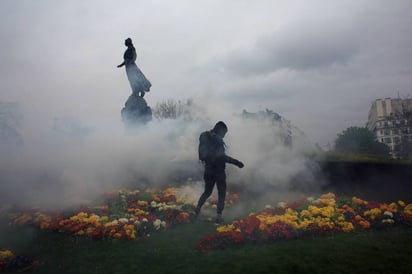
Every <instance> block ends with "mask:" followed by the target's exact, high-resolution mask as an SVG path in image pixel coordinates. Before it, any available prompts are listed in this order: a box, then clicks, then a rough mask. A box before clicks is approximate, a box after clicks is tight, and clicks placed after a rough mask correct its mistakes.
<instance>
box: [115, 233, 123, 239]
mask: <svg viewBox="0 0 412 274" xmlns="http://www.w3.org/2000/svg"><path fill="white" fill-rule="evenodd" d="M121 237H122V234H121V233H119V232H117V233H114V234H113V238H115V239H119V238H121Z"/></svg>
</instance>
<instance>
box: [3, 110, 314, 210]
mask: <svg viewBox="0 0 412 274" xmlns="http://www.w3.org/2000/svg"><path fill="white" fill-rule="evenodd" d="M22 112H23V117H25V115H24V110H22ZM240 113H241V110H233V109H228V108H227V107H225V106H220V107H216V106H213V107H208V106H206V105H202V108H200V107H196V106H194V107H193V109H192V118H193V119H191V120H187V119H163V120H157V119H153V120H152V121H151V122H149V123H148V124H147V125H144V126H141V127H139V128H137V129H136V130H134V131H133V132H128V131H126V130H125V128H124V125H123V124H122V123H121V121H120V117H112V118H110V119H109V118H108V119H106V120H105V118H99V119H97V118H93V117H90V115H89V116H87V117H86V116H85V117H76V119H77V120H76V119H74V120H70V119H69V121H71V122H70V123H71V125H70V126H69V127H68V128H69V129H67V130H66V131H65V129H64V126H65V125H64V123H66V126H67V123H68V122H67V119H66V120H65V121H66V122H63V123H61V120H59V119H55V120H54V121H53V119H49V120H47V121H48V122H47V123H43V124H41V123H36V119H37V118H36V117H29V118H28V119H26V118H23V119H22V122H21V123H20V125H19V132H20V134H21V136H22V138H23V140H24V145H23V146H21V147H19V148H11V147H10V146H9V147H6V145H4V144H3V145H2V151H3V152H2V153H1V156H0V161H1V173H2V175H1V192H0V193H1V194H0V196H1V197H0V199H1V201H2V203H3V204H19V205H29V206H53V207H55V206H68V205H72V204H79V203H82V202H85V201H87V200H89V199H93V198H95V197H97V196H99V195H100V194H101V193H102V192H103V191H106V190H108V189H112V188H121V187H136V188H145V187H149V186H151V187H153V186H154V187H157V186H164V185H170V184H172V183H176V182H179V183H180V182H181V183H185V181H186V180H192V182H195V183H194V184H198V185H200V184H201V183H202V173H203V167H202V165H201V164H200V163H199V162H198V159H197V146H198V137H199V134H200V133H201V132H202V131H204V130H209V129H211V128H212V127H213V126H214V124H215V123H216V122H217V121H219V120H222V121H224V122H225V123H226V124H227V125H228V128H229V131H228V133H227V135H226V137H225V142H226V144H227V154H228V155H230V156H232V157H234V158H237V159H239V160H241V161H242V162H244V164H245V167H244V168H243V169H238V168H237V167H234V166H232V165H227V175H228V176H227V178H228V179H227V181H228V186H229V188H230V187H239V188H243V189H246V190H247V191H249V192H250V193H253V195H258V194H259V193H267V192H268V187H273V188H274V189H276V190H277V191H280V190H282V191H285V190H287V189H288V188H289V187H290V182H291V180H292V179H293V178H295V177H296V176H297V175H300V176H302V175H303V177H307V178H311V177H310V176H311V173H312V170H311V169H310V168H308V160H307V159H306V158H305V157H304V155H305V154H307V153H309V152H311V151H312V150H313V146H312V145H311V144H310V143H309V142H308V140H307V139H306V138H305V137H304V136H303V135H302V134H300V133H299V131H295V130H294V129H293V128H292V136H293V140H292V142H293V145H292V147H288V146H286V145H285V139H284V137H285V128H282V126H281V125H280V124H276V123H274V121H273V120H270V119H245V118H244V117H242V115H240ZM119 116H120V115H119ZM59 121H60V122H59ZM73 121H75V122H73ZM84 121H86V122H84ZM70 123H69V124H70ZM82 123H84V126H83V124H82ZM76 126H77V128H76ZM73 128H74V129H73ZM192 185H193V183H192ZM195 189H196V191H195V192H196V193H197V194H200V193H199V192H200V191H201V187H200V188H199V187H198V186H197V187H195ZM279 193H280V192H278V194H279Z"/></svg>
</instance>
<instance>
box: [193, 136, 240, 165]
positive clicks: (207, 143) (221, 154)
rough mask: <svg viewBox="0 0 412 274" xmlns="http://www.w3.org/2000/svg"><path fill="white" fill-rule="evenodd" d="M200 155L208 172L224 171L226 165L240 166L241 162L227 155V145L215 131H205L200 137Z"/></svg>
mask: <svg viewBox="0 0 412 274" xmlns="http://www.w3.org/2000/svg"><path fill="white" fill-rule="evenodd" d="M199 155H203V157H202V158H203V162H204V163H205V167H206V169H207V170H212V171H215V172H218V171H224V170H225V168H226V163H229V164H233V165H238V164H239V163H240V162H239V161H238V160H236V159H234V158H232V157H230V156H227V155H226V153H225V143H224V142H223V139H222V138H220V137H219V136H217V135H216V134H215V133H214V132H213V130H210V131H205V132H203V133H202V134H200V137H199Z"/></svg>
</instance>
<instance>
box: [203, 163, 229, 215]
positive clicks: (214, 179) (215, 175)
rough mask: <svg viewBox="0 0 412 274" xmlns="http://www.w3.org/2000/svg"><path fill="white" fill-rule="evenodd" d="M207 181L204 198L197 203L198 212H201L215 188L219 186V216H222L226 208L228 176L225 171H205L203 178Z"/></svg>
mask: <svg viewBox="0 0 412 274" xmlns="http://www.w3.org/2000/svg"><path fill="white" fill-rule="evenodd" d="M203 178H204V179H205V191H204V192H203V194H202V196H200V198H199V202H198V203H197V210H198V211H199V210H200V208H201V207H202V206H203V204H204V203H205V202H206V200H207V198H209V197H210V195H211V194H212V191H213V187H214V186H215V184H216V186H217V193H218V200H217V214H222V211H223V208H224V207H225V198H226V174H225V171H224V170H222V171H217V172H216V171H214V170H208V169H206V170H205V174H204V176H203Z"/></svg>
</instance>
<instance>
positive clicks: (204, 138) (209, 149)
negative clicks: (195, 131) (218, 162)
mask: <svg viewBox="0 0 412 274" xmlns="http://www.w3.org/2000/svg"><path fill="white" fill-rule="evenodd" d="M212 138H213V137H212V134H211V133H210V131H205V132H202V134H200V137H199V149H198V153H199V160H200V161H202V162H204V161H206V160H208V159H210V158H211V157H212V156H213V145H212V142H213V140H212Z"/></svg>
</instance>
